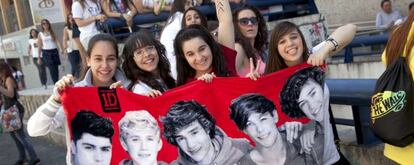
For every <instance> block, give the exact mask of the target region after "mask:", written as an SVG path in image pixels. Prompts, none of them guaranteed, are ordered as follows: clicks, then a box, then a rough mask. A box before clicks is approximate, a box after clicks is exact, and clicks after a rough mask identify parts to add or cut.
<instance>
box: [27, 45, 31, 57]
mask: <svg viewBox="0 0 414 165" xmlns="http://www.w3.org/2000/svg"><path fill="white" fill-rule="evenodd" d="M31 52H32V46H31V45H30V43H29V47H28V48H27V54H28V55H29V56H32V53H31Z"/></svg>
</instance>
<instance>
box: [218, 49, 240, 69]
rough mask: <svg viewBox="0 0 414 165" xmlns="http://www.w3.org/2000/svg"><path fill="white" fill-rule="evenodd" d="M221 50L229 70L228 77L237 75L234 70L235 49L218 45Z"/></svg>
mask: <svg viewBox="0 0 414 165" xmlns="http://www.w3.org/2000/svg"><path fill="white" fill-rule="evenodd" d="M220 49H221V52H222V53H223V56H224V59H225V60H226V65H227V70H228V71H229V75H230V76H229V77H238V75H237V71H236V56H237V52H236V50H233V49H230V48H228V47H226V46H224V45H220Z"/></svg>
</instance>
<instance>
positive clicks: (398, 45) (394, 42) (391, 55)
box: [385, 11, 414, 66]
mask: <svg viewBox="0 0 414 165" xmlns="http://www.w3.org/2000/svg"><path fill="white" fill-rule="evenodd" d="M413 21H414V12H413V11H410V15H408V17H407V19H406V20H405V21H404V23H403V24H401V25H400V26H398V27H397V28H395V30H394V31H393V32H392V33H391V35H390V38H389V39H388V42H387V46H386V48H385V52H386V56H385V59H386V64H387V66H388V65H390V64H391V63H392V62H394V61H395V60H397V59H398V58H399V57H400V56H401V55H402V54H403V53H404V48H406V50H405V51H406V52H407V54H406V59H409V57H410V52H411V48H412V47H413V45H414V38H410V40H408V41H407V39H408V38H407V36H408V34H409V32H410V29H411V25H412V23H413ZM406 62H407V64H409V60H406Z"/></svg>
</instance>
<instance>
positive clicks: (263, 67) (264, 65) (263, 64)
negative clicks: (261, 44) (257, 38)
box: [237, 56, 266, 77]
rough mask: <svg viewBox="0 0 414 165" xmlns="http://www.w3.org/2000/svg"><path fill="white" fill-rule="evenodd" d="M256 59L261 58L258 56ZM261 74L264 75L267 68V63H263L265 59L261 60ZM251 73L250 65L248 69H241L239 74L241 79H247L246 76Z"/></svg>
mask: <svg viewBox="0 0 414 165" xmlns="http://www.w3.org/2000/svg"><path fill="white" fill-rule="evenodd" d="M256 59H261V57H260V56H256ZM259 65H260V66H259V74H260V75H263V73H264V71H265V68H266V63H264V62H263V59H261V60H260V64H259ZM249 72H250V64H249V65H248V66H247V67H243V68H242V69H241V71H240V72H238V73H237V74H239V77H246V75H247V74H248V73H249Z"/></svg>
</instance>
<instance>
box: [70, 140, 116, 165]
mask: <svg viewBox="0 0 414 165" xmlns="http://www.w3.org/2000/svg"><path fill="white" fill-rule="evenodd" d="M73 147H74V148H73ZM72 153H73V154H74V158H75V159H74V160H75V165H109V164H110V163H111V157H112V144H111V141H110V140H109V138H106V137H100V136H94V135H92V134H89V133H83V134H82V137H81V138H80V139H79V140H78V141H77V142H76V144H75V145H74V146H72Z"/></svg>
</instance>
